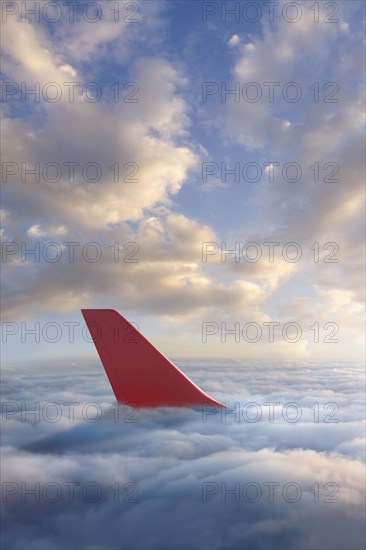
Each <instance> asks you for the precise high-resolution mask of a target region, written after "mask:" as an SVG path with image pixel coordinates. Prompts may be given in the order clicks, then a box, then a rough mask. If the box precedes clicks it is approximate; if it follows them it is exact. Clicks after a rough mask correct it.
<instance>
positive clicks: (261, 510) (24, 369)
mask: <svg viewBox="0 0 366 550" xmlns="http://www.w3.org/2000/svg"><path fill="white" fill-rule="evenodd" d="M336 365H337V366H335V365H334V364H331V363H329V364H313V363H302V364H296V363H292V364H288V365H283V364H281V365H279V364H278V363H275V362H272V363H268V364H267V365H265V364H262V365H258V363H246V364H241V365H240V364H238V363H237V362H236V363H232V364H231V365H230V364H226V365H225V364H223V363H221V364H219V363H217V362H211V363H201V364H198V365H196V366H195V367H194V366H193V365H192V364H191V365H189V364H187V363H185V364H182V365H181V368H182V369H183V370H184V372H185V373H186V374H187V375H188V376H191V377H192V378H193V380H194V381H195V382H197V383H199V384H200V385H201V386H202V387H203V388H204V389H205V390H207V391H213V393H214V394H215V396H216V397H218V398H224V399H225V400H226V402H227V403H230V404H231V406H232V407H233V408H232V410H231V413H229V414H226V417H225V416H224V417H221V415H220V413H217V414H208V415H207V416H206V417H205V415H202V412H201V411H200V410H190V409H169V408H167V409H164V408H161V409H156V410H154V409H150V410H140V411H138V412H137V411H135V412H134V414H135V415H136V420H137V422H129V421H128V420H129V416H128V415H131V409H130V410H125V409H123V408H120V411H119V414H120V416H119V422H115V421H114V420H115V419H116V405H115V404H114V405H113V397H112V394H111V389H110V387H109V385H108V382H107V380H106V377H105V375H104V373H102V371H101V367H100V366H99V365H98V367H96V366H95V364H94V362H93V363H86V364H85V363H81V364H80V365H79V367H78V370H77V371H76V370H75V367H71V366H68V365H67V364H65V363H63V364H62V375H60V374H59V372H60V371H59V370H58V369H51V370H50V369H49V368H47V366H46V365H41V364H38V365H32V364H29V363H26V364H24V365H23V366H21V365H17V366H16V367H10V368H9V369H8V370H7V372H6V374H5V385H4V388H5V390H4V392H5V393H4V398H3V402H5V403H7V402H10V401H11V402H15V403H18V404H20V403H21V402H26V403H27V409H28V410H31V409H34V403H33V405H32V402H33V401H34V400H35V396H37V395H38V396H39V397H37V398H36V400H38V401H40V411H41V412H40V418H41V419H42V420H41V421H40V422H34V421H33V420H34V415H33V416H32V415H31V414H30V415H28V417H26V418H27V421H25V422H22V421H21V420H22V415H21V413H20V409H19V412H18V413H17V414H15V415H14V414H9V415H8V419H7V422H6V423H5V424H3V427H4V440H3V445H4V448H3V459H2V468H3V473H2V478H3V482H4V481H5V482H9V481H12V482H16V483H19V484H20V482H24V483H26V484H27V485H26V487H33V488H34V484H35V483H37V482H38V483H40V487H42V488H44V487H45V486H47V484H49V483H54V484H56V486H60V487H65V485H63V484H64V483H65V482H70V481H73V482H75V483H76V482H77V483H79V484H80V485H79V486H77V485H75V494H74V499H73V501H72V502H71V503H70V502H67V500H68V497H67V495H66V493H65V492H64V493H63V494H62V498H61V499H60V500H59V501H58V502H55V503H50V502H47V498H48V497H47V498H41V499H40V502H39V503H37V502H35V501H34V498H33V497H32V496H28V497H27V498H26V499H25V502H21V501H20V493H19V494H17V495H13V496H11V495H8V496H7V503H6V504H4V512H5V517H6V519H7V521H6V522H5V525H7V528H6V529H5V531H4V535H3V536H4V543H5V544H6V545H7V548H9V549H18V548H22V549H27V550H28V549H32V550H33V549H35V548H36V547H37V548H46V547H47V548H55V549H56V548H65V549H66V548H70V549H71V548H74V547H85V548H100V547H103V548H108V549H114V548H116V547H119V545H120V544H121V540H122V538H123V545H125V546H126V547H128V548H136V549H141V548H146V549H154V548H175V549H179V550H180V549H183V548H227V549H231V548H237V547H238V546H239V545H240V547H241V548H244V549H249V548H253V546H254V547H257V548H269V547H270V548H282V549H283V550H285V549H289V550H290V549H291V550H292V549H294V548H296V549H299V550H305V549H307V548H326V547H329V546H327V545H329V544H330V545H331V547H332V548H336V549H338V550H343V548H345V545H347V547H350V548H352V549H354V550H359V549H360V548H361V547H362V540H363V539H362V537H363V527H362V525H363V513H362V501H363V499H362V487H363V478H364V468H363V465H362V462H361V461H362V460H363V458H362V454H363V453H362V431H361V430H362V429H363V428H362V419H363V415H364V411H363V408H364V406H363V396H362V392H360V390H359V388H360V387H361V386H362V377H363V374H362V372H363V371H362V367H361V365H360V366H357V365H352V364H348V365H347V366H346V365H339V364H336ZM60 366H61V365H60ZM279 366H281V368H280V369H279ZM54 367H55V365H54ZM14 368H16V370H17V384H16V385H15V384H14ZM335 369H336V370H337V371H338V372H339V374H340V376H338V377H336V376H332V375H333V374H334V373H335ZM325 387H327V390H325V389H324V388H325ZM40 388H42V395H43V396H44V397H41V396H40V395H39V389H40ZM215 388H216V389H215ZM51 401H52V402H54V403H59V404H60V410H61V408H62V418H61V419H60V421H59V422H56V423H52V422H50V421H48V420H47V418H48V416H47V414H48V415H49V417H51V415H52V414H54V409H53V410H51V409H49V410H48V412H47V409H46V406H47V403H48V402H51ZM66 401H68V402H70V401H71V402H74V403H75V402H77V403H78V405H75V407H74V411H75V421H74V423H70V422H69V420H70V414H69V409H68V408H67V407H65V406H62V407H61V404H62V403H64V402H66ZM235 402H237V403H238V405H237V406H236V409H235V410H236V414H233V412H234V407H235ZM268 402H277V403H278V404H277V405H276V406H275V408H274V409H273V422H270V421H269V418H270V417H269V407H268V406H266V405H265V404H264V403H268ZM294 402H295V403H296V404H297V407H298V408H299V409H300V411H301V415H302V416H301V419H300V420H299V421H298V422H297V423H293V422H291V421H288V420H287V421H285V420H284V418H286V416H283V411H284V410H285V407H286V405H287V404H291V403H292V404H293V403H294ZM314 402H317V403H318V405H319V406H318V409H316V408H315V407H314ZM87 403H94V404H95V403H96V404H99V407H100V411H101V412H102V411H103V413H104V414H103V415H102V416H100V417H99V420H98V421H96V422H90V421H87V420H86V417H85V415H83V414H81V413H82V410H83V407H85V405H86V404H87ZM250 403H252V404H253V403H257V405H258V406H259V407H260V409H261V411H262V418H261V420H260V421H258V422H254V423H253V422H250V421H248V420H247V418H249V417H250V416H251V415H252V413H253V409H251V410H249V409H245V406H246V405H247V404H250ZM329 403H333V404H334V403H335V404H336V405H337V406H338V409H337V410H335V408H334V405H333V407H330V406H329ZM351 403H352V408H351V407H350V404H351ZM111 406H112V407H113V410H111ZM19 407H20V405H19ZM94 407H95V405H94ZM238 407H239V408H238ZM245 410H246V412H247V413H248V417H247V416H246V415H245V414H246V413H245V414H244V411H245ZM316 411H317V412H318V413H319V417H316V414H317V413H316ZM91 412H92V413H94V412H95V408H94V409H92V411H91ZM132 412H133V411H132ZM208 412H209V413H212V411H208ZM287 412H288V417H287V418H293V415H294V409H293V408H292V409H291V408H290V409H287ZM286 414H287V413H286ZM204 418H205V420H206V421H203V420H204ZM23 419H24V415H23ZM316 419H317V421H315V420H316ZM327 420H332V421H334V420H338V422H337V423H334V422H333V423H332V422H331V423H329V422H327ZM90 482H94V484H97V486H99V488H100V489H101V491H102V495H101V498H100V500H99V501H98V502H97V503H94V504H92V503H91V502H88V498H82V495H81V489H80V488H83V487H85V486H86V485H87V484H88V483H90ZM271 482H272V483H275V484H278V485H275V486H273V490H274V493H273V502H271V500H270V492H269V488H268V487H269V484H270V483H271ZM116 483H118V484H119V486H120V487H121V491H122V493H121V495H120V497H121V498H120V499H119V501H118V502H115V500H114V495H115V493H114V492H113V489H111V487H112V486H113V484H114V486H116V485H115V484H116ZM127 483H132V485H131V486H130V490H131V487H132V489H133V493H134V497H135V498H137V499H138V502H134V503H132V502H129V501H128V500H129V499H128V498H125V497H126V489H125V490H124V491H125V492H123V487H126V484H127ZM288 483H290V485H289V486H287V485H286V484H288ZM316 483H318V484H319V485H318V486H317V485H316ZM221 484H223V485H221ZM235 484H237V485H235ZM291 484H292V485H291ZM327 484H329V485H327ZM235 487H236V489H235ZM258 487H259V489H258ZM299 488H300V489H299ZM225 490H228V491H230V490H231V491H232V490H234V491H235V490H236V494H237V497H236V500H235V492H234V494H233V493H230V492H228V493H227V494H225ZM299 490H300V491H301V497H300V498H299V499H298V501H297V502H291V499H296V495H299V494H300V493H299ZM19 491H20V489H19ZM256 491H261V496H260V498H257V497H256ZM317 491H318V493H317ZM283 495H285V497H284V496H283ZM316 495H317V496H316ZM52 496H53V493H52V492H51V489H50V493H49V498H52ZM92 496H94V493H93V494H92V492H90V498H92ZM318 497H319V502H318V501H317V499H318ZM256 498H257V500H256ZM332 499H333V500H334V499H335V500H337V502H327V501H328V500H330V501H331V500H332ZM40 517H42V521H40ZM30 519H31V524H30ZM329 524H332V525H339V529H338V528H337V529H336V530H334V529H332V531H331V532H329ZM66 525H67V526H68V528H67V529H65V526H66ZM177 534H178V535H179V536H177ZM37 545H38V546H37Z"/></svg>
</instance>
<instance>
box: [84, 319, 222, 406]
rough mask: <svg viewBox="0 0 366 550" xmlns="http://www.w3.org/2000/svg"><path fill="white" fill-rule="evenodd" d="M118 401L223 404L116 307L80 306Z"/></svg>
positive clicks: (173, 404) (145, 403)
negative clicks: (87, 307)
mask: <svg viewBox="0 0 366 550" xmlns="http://www.w3.org/2000/svg"><path fill="white" fill-rule="evenodd" d="M81 312H82V314H83V316H84V319H85V321H86V324H87V325H88V329H89V332H90V334H91V336H92V338H93V341H94V344H95V346H96V348H97V351H98V353H99V357H100V359H101V361H102V363H103V366H104V369H105V371H106V373H107V376H108V378H109V381H110V383H111V386H112V388H113V391H114V394H115V396H116V399H117V401H119V402H122V403H129V404H133V405H135V406H138V407H160V406H170V407H186V406H187V407H190V406H196V405H204V404H207V405H215V406H218V407H224V406H225V405H224V404H223V403H220V402H219V401H216V399H213V398H212V397H210V396H209V395H207V394H206V393H205V392H203V391H202V390H200V388H199V387H198V386H196V384H194V383H193V382H192V381H191V380H190V379H189V378H188V377H187V376H185V374H183V373H182V372H181V371H180V370H179V369H178V367H176V366H175V365H174V364H173V363H172V362H171V361H169V359H167V358H166V357H165V356H164V355H163V354H162V353H160V351H159V350H157V349H156V348H155V347H154V346H153V345H152V344H151V343H150V342H149V341H148V340H147V339H146V338H145V337H144V336H142V334H141V333H140V332H139V331H138V330H136V329H135V327H134V326H133V325H131V323H129V322H128V321H127V320H126V319H125V318H124V317H122V315H120V314H119V313H118V312H117V311H115V310H114V309H82V310H81Z"/></svg>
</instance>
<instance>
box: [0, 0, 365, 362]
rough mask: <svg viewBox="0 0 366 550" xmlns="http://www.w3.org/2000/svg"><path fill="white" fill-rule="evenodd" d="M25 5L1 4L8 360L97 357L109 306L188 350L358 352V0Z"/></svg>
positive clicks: (165, 345)
mask: <svg viewBox="0 0 366 550" xmlns="http://www.w3.org/2000/svg"><path fill="white" fill-rule="evenodd" d="M33 4H34V3H32V2H27V4H26V6H25V5H23V7H22V4H21V3H16V2H2V10H3V11H2V17H3V38H2V50H3V66H2V71H3V77H2V80H3V82H2V91H3V102H2V115H3V125H2V133H3V140H2V142H3V153H2V158H3V164H2V237H3V245H2V268H3V273H4V277H3V295H2V305H3V308H2V309H3V317H2V320H3V322H4V323H5V325H4V324H3V327H4V334H5V335H4V336H3V343H4V344H6V353H7V355H8V356H9V359H14V360H16V359H17V358H24V357H29V355H30V354H31V355H32V356H35V355H36V356H42V357H51V356H52V355H53V354H54V353H57V354H58V355H59V354H61V355H63V356H67V357H73V356H76V355H79V354H83V355H85V356H89V357H91V356H92V355H93V353H94V351H93V349H92V345H90V342H89V341H87V340H88V338H85V337H84V335H83V334H84V333H83V330H84V323H83V320H82V317H81V314H80V309H81V308H88V307H92V308H95V307H102V308H105V307H107V308H108V307H111V308H114V309H116V310H118V311H120V312H121V313H122V314H123V315H125V316H126V317H127V318H128V319H129V320H130V321H133V322H135V323H136V324H137V325H138V326H139V327H140V329H141V330H142V331H143V332H144V334H146V335H147V336H148V337H150V338H151V339H153V340H154V342H155V343H156V345H158V346H160V347H161V348H162V350H163V351H164V352H165V353H166V354H168V355H174V356H175V357H186V358H189V357H191V358H192V357H211V358H212V357H221V358H226V357H230V358H239V359H243V358H244V357H253V358H261V359H263V360H265V359H266V358H268V357H270V358H278V359H281V358H285V359H294V358H298V359H299V360H302V359H311V358H315V359H321V358H323V359H337V358H342V359H343V360H347V359H349V360H362V358H363V350H364V348H363V328H364V317H363V299H364V298H363V288H364V285H363V278H364V270H363V262H364V248H363V231H364V215H363V204H364V202H363V193H364V183H363V182H364V155H363V151H364V101H363V99H364V96H363V89H364V87H363V83H364V53H363V51H364V48H363V41H364V36H363V25H364V19H365V14H364V4H363V2H358V1H353V0H351V1H345V2H333V3H330V4H326V3H324V2H320V3H319V5H318V4H317V6H318V9H315V8H314V7H313V8H311V6H312V4H310V3H309V2H304V3H301V2H298V3H295V5H293V4H292V5H291V3H288V2H279V3H278V5H277V3H274V4H273V3H272V4H273V5H272V4H270V5H268V3H266V2H264V3H263V2H259V1H258V2H254V3H253V2H252V3H249V4H248V3H246V2H242V3H234V2H233V3H231V4H230V3H227V4H225V3H220V2H216V3H215V2H213V3H212V2H211V3H210V2H203V3H202V2H196V1H190V2H183V1H172V2H159V1H158V2H157V1H155V0H154V1H145V2H144V1H142V2H132V3H130V5H128V4H126V3H125V2H120V3H117V4H115V5H114V4H113V5H112V3H109V2H108V1H105V2H101V3H100V4H98V3H97V4H95V3H94V4H93V3H90V2H82V3H81V4H80V5H79V6H77V5H75V6H74V7H73V9H72V7H71V5H70V4H67V3H66V4H65V5H63V4H62V3H57V2H51V3H50V5H48V4H47V5H48V7H47V9H44V7H45V6H46V4H44V3H42V2H41V3H40V4H38V9H37V5H35V6H36V7H34V5H33ZM31 6H33V13H32V10H31ZM230 7H231V9H232V10H234V11H233V13H230V9H229V8H230ZM27 10H28V11H27ZM32 90H33V92H34V93H32ZM32 171H33V172H32ZM36 323H39V325H37V324H36ZM49 323H53V324H56V326H53V327H52V326H51V327H49V325H48V324H49ZM63 323H66V326H65V325H64V324H63ZM69 323H78V325H75V327H76V328H75V341H76V344H74V343H73V342H71V340H72V339H73V338H72V337H71V336H70V335H69V328H68V327H69ZM204 323H213V327H216V328H217V329H218V330H217V332H216V334H213V335H210V336H209V337H208V338H207V341H206V342H204V341H203V340H204V332H205V330H206V328H205V327H206V326H207V325H204ZM222 323H223V325H222ZM248 323H249V325H248ZM265 323H276V324H275V325H273V327H275V329H274V330H275V332H274V336H275V337H274V341H273V342H271V341H270V329H269V328H268V325H266V324H265ZM287 323H296V324H295V325H293V326H291V325H290V327H289V331H290V332H289V334H292V336H290V338H287V336H286V334H287V329H288V327H287ZM247 325H248V326H247ZM235 327H236V328H235ZM248 327H249V329H250V330H252V331H253V334H252V333H251V334H250V335H249V337H248V338H247V337H246V332H247V328H248ZM310 327H313V328H310ZM32 329H33V330H35V331H36V335H34V334H33V335H32V333H28V331H32ZM234 329H235V330H237V331H238V330H239V338H236V340H239V341H235V336H231V337H230V336H227V342H226V343H225V342H222V337H223V338H224V336H223V335H224V333H225V330H234ZM212 330H213V329H212ZM291 331H293V332H292V333H291ZM243 334H244V336H243ZM284 334H285V336H284ZM333 334H334V336H333ZM297 335H299V336H300V338H299V340H298V341H297ZM257 336H258V338H259V339H258V341H253V340H256V339H257ZM288 340H290V342H289V341H288ZM291 340H292V341H291ZM317 340H318V341H317ZM328 340H330V341H328ZM337 340H338V341H337Z"/></svg>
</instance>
